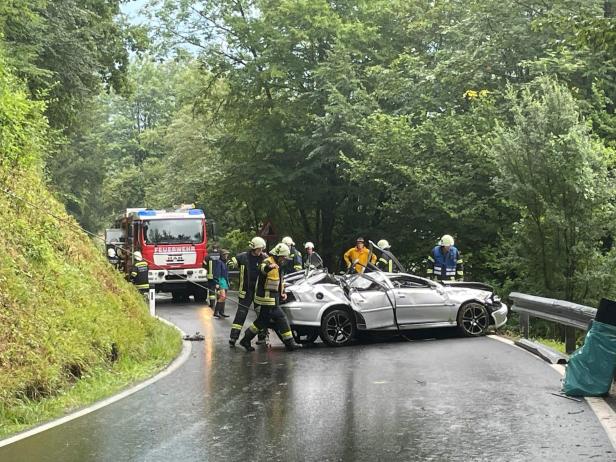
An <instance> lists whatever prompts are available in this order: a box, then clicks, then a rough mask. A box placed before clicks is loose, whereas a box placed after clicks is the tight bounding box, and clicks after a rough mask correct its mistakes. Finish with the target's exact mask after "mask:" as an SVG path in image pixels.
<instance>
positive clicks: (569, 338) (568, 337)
mask: <svg viewBox="0 0 616 462" xmlns="http://www.w3.org/2000/svg"><path fill="white" fill-rule="evenodd" d="M565 351H566V352H567V354H571V353H573V352H574V351H575V328H574V327H569V326H567V327H565Z"/></svg>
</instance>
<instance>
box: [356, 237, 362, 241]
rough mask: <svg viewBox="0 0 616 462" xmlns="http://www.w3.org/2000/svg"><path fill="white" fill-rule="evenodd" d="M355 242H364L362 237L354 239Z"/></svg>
mask: <svg viewBox="0 0 616 462" xmlns="http://www.w3.org/2000/svg"><path fill="white" fill-rule="evenodd" d="M355 242H364V238H363V237H358V238H357V239H355Z"/></svg>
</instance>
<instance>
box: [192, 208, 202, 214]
mask: <svg viewBox="0 0 616 462" xmlns="http://www.w3.org/2000/svg"><path fill="white" fill-rule="evenodd" d="M188 214H189V215H203V210H201V209H190V210H189V211H188Z"/></svg>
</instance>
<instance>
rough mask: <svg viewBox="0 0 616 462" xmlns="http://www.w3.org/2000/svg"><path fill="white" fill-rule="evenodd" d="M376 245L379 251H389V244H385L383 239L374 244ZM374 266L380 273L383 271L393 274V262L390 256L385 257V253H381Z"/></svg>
mask: <svg viewBox="0 0 616 462" xmlns="http://www.w3.org/2000/svg"><path fill="white" fill-rule="evenodd" d="M376 245H377V246H378V248H379V249H381V250H389V249H391V245H389V242H387V241H386V240H385V239H381V240H380V241H379V242H377V243H376ZM376 266H377V268H378V269H380V270H381V271H385V272H387V273H393V272H394V261H393V259H392V258H391V256H389V255H387V254H386V253H381V256H380V257H379V259H378V260H377V262H376Z"/></svg>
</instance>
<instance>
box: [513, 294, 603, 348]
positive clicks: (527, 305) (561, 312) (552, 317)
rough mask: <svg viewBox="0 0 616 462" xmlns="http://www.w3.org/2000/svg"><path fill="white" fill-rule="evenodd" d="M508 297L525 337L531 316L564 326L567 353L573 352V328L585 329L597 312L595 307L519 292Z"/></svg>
mask: <svg viewBox="0 0 616 462" xmlns="http://www.w3.org/2000/svg"><path fill="white" fill-rule="evenodd" d="M509 298H511V299H512V300H513V306H512V308H511V309H512V310H513V311H515V312H516V313H519V314H520V326H521V327H522V332H523V334H524V337H525V338H528V331H529V328H530V318H531V317H532V318H539V319H545V320H547V321H552V322H555V323H557V324H561V325H563V326H566V329H565V350H566V351H567V353H573V351H574V350H575V329H580V330H583V331H587V330H588V326H589V324H590V321H592V320H593V319H594V318H595V315H596V314H597V310H596V309H595V308H591V307H589V306H584V305H578V304H576V303H571V302H566V301H563V300H555V299H553V298H544V297H536V296H534V295H527V294H521V293H519V292H512V293H511V294H509Z"/></svg>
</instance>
